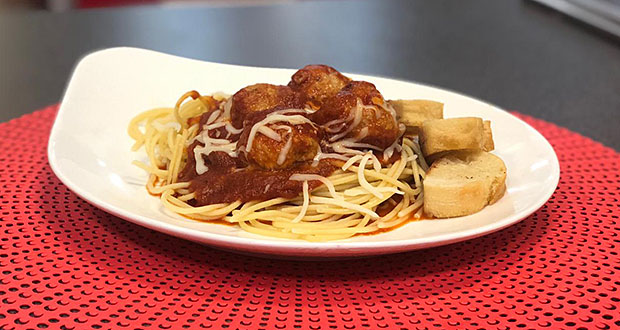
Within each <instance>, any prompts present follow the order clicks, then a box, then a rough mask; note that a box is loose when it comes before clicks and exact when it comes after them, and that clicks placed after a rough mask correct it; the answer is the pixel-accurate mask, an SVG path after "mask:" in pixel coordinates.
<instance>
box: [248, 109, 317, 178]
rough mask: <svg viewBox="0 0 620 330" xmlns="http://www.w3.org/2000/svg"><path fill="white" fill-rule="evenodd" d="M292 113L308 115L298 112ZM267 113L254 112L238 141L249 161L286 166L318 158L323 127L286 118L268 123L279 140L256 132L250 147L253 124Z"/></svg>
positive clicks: (266, 166) (261, 165) (280, 167)
mask: <svg viewBox="0 0 620 330" xmlns="http://www.w3.org/2000/svg"><path fill="white" fill-rule="evenodd" d="M267 112H270V111H267ZM288 115H297V116H305V115H302V114H298V113H292V114H288ZM265 117H266V116H265V115H263V116H251V119H250V120H251V122H250V121H249V120H248V121H246V123H245V125H244V130H243V133H241V137H240V138H239V142H238V143H237V151H238V153H239V154H240V155H243V156H244V157H245V159H246V161H247V162H248V163H250V164H254V165H256V166H259V167H261V168H264V169H283V168H289V167H291V166H293V165H294V164H295V163H298V162H305V161H310V160H312V159H313V158H314V156H315V155H316V153H317V150H318V148H319V141H320V140H321V139H320V134H321V133H320V132H319V128H318V127H317V126H316V125H313V124H311V123H295V124H291V123H288V122H285V121H283V122H273V123H269V124H267V125H265V126H266V127H268V128H269V129H271V130H272V131H273V132H275V133H276V134H277V135H278V136H279V141H278V140H276V139H273V138H272V137H269V136H266V135H265V134H263V133H260V132H256V133H255V134H254V139H253V140H252V143H251V146H250V151H246V150H247V144H248V140H249V137H250V136H251V132H252V127H253V126H254V124H255V123H257V122H259V121H260V120H262V119H264V118H265Z"/></svg>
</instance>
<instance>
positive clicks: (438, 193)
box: [424, 151, 506, 218]
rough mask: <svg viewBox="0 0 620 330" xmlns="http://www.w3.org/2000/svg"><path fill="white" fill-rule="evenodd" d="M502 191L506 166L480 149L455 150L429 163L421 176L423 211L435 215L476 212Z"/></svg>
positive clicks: (492, 200)
mask: <svg viewBox="0 0 620 330" xmlns="http://www.w3.org/2000/svg"><path fill="white" fill-rule="evenodd" d="M505 191H506V166H505V164H504V162H503V161H502V160H501V159H500V158H499V157H497V156H495V155H493V154H490V153H486V152H483V151H474V152H456V153H451V154H449V155H447V156H444V157H442V158H440V159H438V160H437V161H435V163H433V165H432V166H431V168H430V170H429V171H428V173H427V174H426V178H425V180H424V212H425V213H426V214H428V215H430V216H433V217H437V218H449V217H458V216H464V215H469V214H473V213H476V212H478V211H480V210H481V209H483V208H484V207H485V206H486V205H489V204H493V203H495V202H496V201H497V200H499V199H500V198H501V197H502V196H503V195H504V193H505Z"/></svg>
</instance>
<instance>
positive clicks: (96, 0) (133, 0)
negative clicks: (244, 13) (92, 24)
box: [0, 0, 304, 11]
mask: <svg viewBox="0 0 620 330" xmlns="http://www.w3.org/2000/svg"><path fill="white" fill-rule="evenodd" d="M287 1H304V0H0V8H5V9H7V8H11V9H19V8H21V9H48V10H53V11H63V10H71V9H87V8H105V7H121V6H140V5H167V6H175V5H177V6H183V5H191V4H207V5H218V6H223V5H233V6H243V5H256V4H266V3H274V2H287Z"/></svg>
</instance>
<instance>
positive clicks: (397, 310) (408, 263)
mask: <svg viewBox="0 0 620 330" xmlns="http://www.w3.org/2000/svg"><path fill="white" fill-rule="evenodd" d="M55 111H56V108H55V107H50V108H47V109H45V110H42V111H39V112H36V113H34V114H31V115H27V116H24V117H22V118H20V119H17V120H13V121H11V122H9V123H5V124H0V150H2V152H1V154H0V184H1V185H2V190H1V200H0V214H1V221H0V233H1V234H0V235H1V242H0V270H1V274H0V284H1V285H0V329H39V328H50V329H59V328H60V329H126V328H127V329H184V328H186V329H202V328H211V329H221V328H228V329H274V328H275V329H381V328H390V329H417V328H440V329H441V328H451V327H452V328H459V329H475V328H483V329H520V328H529V329H542V328H548V329H563V328H565V329H578V328H583V329H585V328H587V329H597V328H598V329H618V328H620V316H619V315H620V313H619V305H620V292H619V287H620V276H619V273H620V266H619V265H620V257H619V256H618V245H619V243H620V240H619V235H618V234H619V232H620V227H619V225H618V217H619V216H620V211H619V210H620V201H619V196H618V195H619V193H618V191H619V189H620V170H619V167H620V155H619V154H618V153H616V152H615V151H613V150H611V149H609V148H606V147H603V146H602V145H600V144H598V143H596V142H593V141H591V140H589V139H587V138H584V137H582V136H580V135H578V134H575V133H571V132H570V131H568V130H566V129H563V128H559V127H557V126H554V125H552V124H549V123H545V122H543V121H540V120H536V119H533V118H530V117H525V116H520V117H521V118H523V119H525V120H526V121H527V122H528V123H530V124H531V125H533V126H534V127H535V128H536V129H538V130H539V131H541V132H542V133H543V134H544V135H545V137H546V138H547V139H549V141H550V142H551V144H552V145H553V146H554V148H555V150H556V152H557V153H558V156H559V158H560V164H561V169H562V175H561V179H560V184H559V187H558V189H557V191H556V192H555V194H554V195H553V197H552V198H551V200H550V201H549V202H548V203H547V204H546V205H545V206H543V207H542V208H541V209H540V210H539V211H538V212H536V213H535V214H534V215H532V216H530V217H529V218H527V219H526V220H524V221H522V222H520V223H519V224H517V225H514V226H512V227H510V228H508V229H505V230H502V231H500V232H498V233H495V234H491V235H488V236H485V237H482V238H478V239H475V240H471V241H467V242H463V243H458V244H453V245H449V246H444V247H439V248H433V249H428V250H422V251H415V252H411V253H404V254H397V255H391V256H383V257H378V258H369V259H359V260H350V261H342V260H340V261H327V262H325V261H323V262H302V261H280V260H267V259H258V258H251V257H245V256H240V255H235V254H230V253H225V252H221V251H218V250H213V249H211V248H208V247H204V246H201V245H198V244H194V243H190V242H187V241H184V240H181V239H177V238H173V237H170V236H167V235H164V234H160V233H157V232H154V231H151V230H148V229H145V228H142V227H139V226H136V225H133V224H131V223H128V222H126V221H123V220H121V219H118V218H115V217H113V216H111V215H109V214H107V213H105V212H103V211H100V210H98V209H96V208H94V207H93V206H91V205H89V204H87V203H86V202H84V201H83V200H81V199H79V198H78V197H77V196H76V195H74V194H73V193H71V192H70V191H69V190H68V189H67V188H66V187H64V186H63V185H62V184H61V183H60V182H59V181H58V179H57V178H56V177H55V176H54V174H53V173H52V172H51V170H50V168H49V166H48V164H47V157H46V147H47V139H48V134H49V129H50V127H51V125H52V122H53V120H54V115H55Z"/></svg>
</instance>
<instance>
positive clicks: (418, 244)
mask: <svg viewBox="0 0 620 330" xmlns="http://www.w3.org/2000/svg"><path fill="white" fill-rule="evenodd" d="M115 51H140V52H149V53H154V54H156V55H159V56H169V57H175V58H180V59H183V60H192V61H199V62H203V63H209V64H215V65H227V66H233V67H244V68H250V69H256V68H260V69H285V68H270V67H256V66H243V65H234V64H225V63H216V62H210V61H202V60H197V59H192V58H187V57H182V56H177V55H172V54H167V53H163V52H158V51H153V50H148V49H141V48H134V47H114V48H107V49H103V50H97V51H93V52H91V53H88V54H86V55H85V56H83V57H82V58H81V59H80V60H79V61H78V62H77V64H76V65H75V66H74V68H73V70H72V73H71V75H70V78H69V80H68V82H67V85H66V87H65V91H64V93H63V97H62V101H61V104H60V107H59V109H58V112H57V114H56V117H55V119H54V123H53V126H52V129H51V132H50V136H49V140H48V145H47V156H48V163H49V165H50V168H51V169H52V171H53V173H54V174H55V175H56V177H58V179H59V180H60V181H61V182H62V183H63V184H64V185H65V186H66V187H67V188H69V190H71V191H72V192H73V193H75V194H76V195H78V196H79V197H80V198H81V199H83V200H84V201H86V202H87V203H89V204H91V205H93V206H95V207H97V208H99V209H101V210H103V211H105V212H107V213H109V214H112V215H114V216H116V217H119V218H122V219H124V220H126V221H129V222H132V223H134V224H137V225H140V226H142V227H146V228H149V229H151V230H156V231H158V232H162V233H165V234H168V235H172V236H175V237H179V238H182V239H187V240H191V241H194V242H198V243H201V244H207V245H210V246H215V247H224V248H227V249H234V250H240V251H248V252H252V251H254V250H255V249H256V248H260V249H261V251H262V252H264V253H268V254H277V255H289V256H302V257H303V256H316V255H317V253H318V252H325V251H330V253H329V255H321V256H322V257H332V256H334V257H337V256H345V255H368V256H370V255H380V254H388V253H396V252H404V251H410V250H416V249H423V248H429V247H434V246H440V245H447V244H452V243H456V242H461V241H466V240H470V239H473V238H476V237H480V236H484V235H488V234H491V233H494V232H497V231H499V230H502V229H504V228H507V227H509V226H512V225H514V224H516V223H518V222H520V221H521V220H523V219H525V218H527V217H528V216H530V215H531V214H533V213H535V212H536V211H537V210H538V209H540V208H541V207H542V206H543V205H544V204H545V203H546V202H547V201H548V200H549V199H550V198H551V196H552V195H553V193H554V192H555V190H556V188H557V185H558V183H559V179H560V164H559V160H558V157H557V154H556V153H555V150H554V149H553V147H552V146H551V144H550V143H549V141H548V140H547V139H546V138H545V137H544V136H543V135H542V134H541V133H540V132H538V131H537V130H536V129H534V128H533V127H532V126H530V125H529V124H528V123H526V122H525V121H523V120H522V119H520V118H518V117H517V116H515V115H513V114H511V113H510V112H508V111H506V110H504V109H503V108H501V107H499V106H496V105H494V104H492V103H489V102H487V101H483V100H480V99H477V98H475V97H472V96H468V95H465V94H462V93H460V92H457V91H453V90H450V89H446V88H442V87H437V86H434V85H429V84H422V83H418V82H414V81H408V80H402V79H395V78H390V77H385V76H383V77H382V76H378V75H368V74H363V75H365V76H372V77H376V78H384V79H390V80H394V81H398V82H404V83H410V84H415V85H419V86H424V87H430V88H432V89H436V90H439V91H441V92H449V93H453V94H456V95H458V96H460V97H465V98H469V99H473V100H476V101H478V102H481V103H482V104H485V105H488V106H490V107H491V108H493V110H494V111H501V112H503V113H505V114H507V115H509V116H510V117H512V118H511V119H513V120H516V121H517V122H519V123H520V124H522V125H524V126H525V127H526V129H527V130H529V131H530V133H533V134H534V135H536V136H537V137H538V138H540V139H542V141H544V144H543V146H542V147H543V148H544V149H547V150H546V151H547V152H549V154H550V155H553V157H552V162H550V165H551V171H552V173H550V175H552V176H553V183H552V184H550V185H547V186H546V188H545V189H546V191H545V192H544V195H543V196H544V198H540V199H539V200H537V201H536V202H535V203H533V204H532V205H530V206H529V207H528V208H526V209H525V210H522V211H521V212H517V213H514V214H511V215H509V216H507V217H505V218H502V219H501V220H500V221H496V222H492V223H489V224H486V225H483V226H479V227H475V228H470V229H466V230H463V231H459V232H454V233H443V234H438V235H433V236H429V237H417V238H409V239H392V240H389V241H366V242H365V241H354V242H347V241H340V240H337V241H327V242H309V241H304V240H292V239H290V240H275V239H268V238H264V239H255V238H251V237H239V236H237V237H235V236H227V235H222V234H218V233H212V232H208V231H200V230H195V229H191V228H185V227H182V226H179V225H176V224H172V223H167V222H162V221H159V220H157V219H153V218H150V217H147V216H144V215H140V214H136V213H133V212H130V211H127V210H126V209H124V208H121V207H117V206H115V205H112V204H110V203H107V202H105V201H102V200H99V199H98V198H97V197H94V196H91V195H90V193H89V191H88V189H83V188H82V187H81V186H80V185H79V183H77V182H74V181H73V180H72V179H71V178H70V177H69V176H67V175H66V173H64V172H63V169H62V168H61V166H60V165H59V164H58V160H57V157H56V154H55V148H54V147H55V142H56V140H57V136H58V135H59V134H60V131H61V123H62V119H63V113H64V112H65V111H66V110H65V107H64V106H63V105H64V103H65V102H64V101H65V99H66V98H67V92H68V90H69V86H71V82H72V81H73V79H74V77H75V73H76V71H77V69H78V67H79V66H80V64H82V63H83V62H84V61H85V60H86V59H89V58H91V57H93V56H95V55H101V54H104V53H107V52H115ZM358 250H359V251H358ZM339 252H340V253H339Z"/></svg>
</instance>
